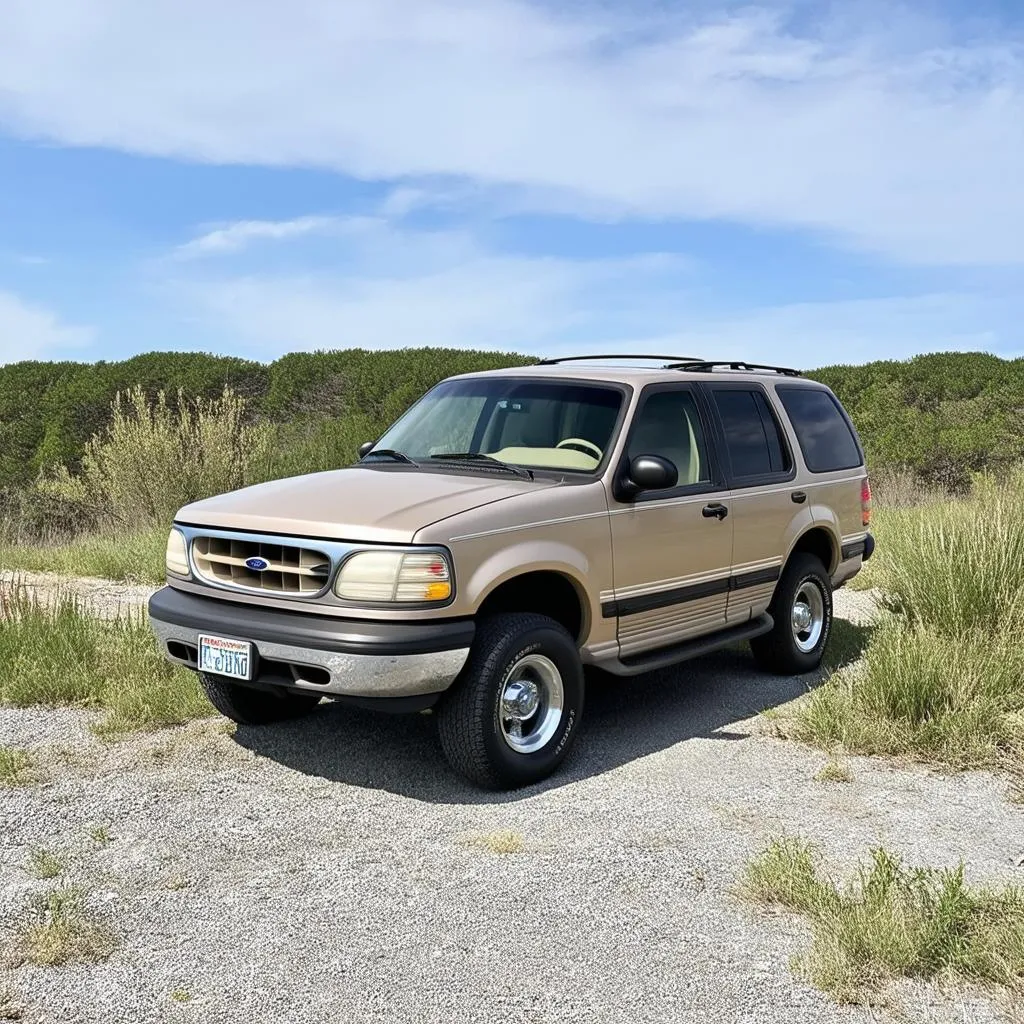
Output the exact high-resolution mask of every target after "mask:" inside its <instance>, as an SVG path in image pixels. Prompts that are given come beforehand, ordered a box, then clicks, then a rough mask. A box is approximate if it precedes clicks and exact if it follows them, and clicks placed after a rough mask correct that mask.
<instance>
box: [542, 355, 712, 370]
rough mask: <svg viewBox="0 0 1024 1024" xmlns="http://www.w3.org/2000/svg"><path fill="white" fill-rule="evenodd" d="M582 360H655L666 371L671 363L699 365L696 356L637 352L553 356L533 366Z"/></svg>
mask: <svg viewBox="0 0 1024 1024" xmlns="http://www.w3.org/2000/svg"><path fill="white" fill-rule="evenodd" d="M584 359H657V360H658V361H659V362H663V363H665V367H666V369H667V368H668V365H669V364H671V363H680V364H682V363H699V362H700V359H699V358H697V357H696V356H647V355H641V354H640V353H639V352H629V353H625V354H623V353H616V354H614V355H595V356H554V357H552V358H551V359H540V360H538V361H537V363H536V364H535V365H536V366H554V365H555V364H556V363H574V362H578V361H581V360H584Z"/></svg>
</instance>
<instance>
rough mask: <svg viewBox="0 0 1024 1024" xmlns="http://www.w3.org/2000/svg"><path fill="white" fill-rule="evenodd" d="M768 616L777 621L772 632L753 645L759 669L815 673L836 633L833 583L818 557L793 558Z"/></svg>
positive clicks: (757, 638) (800, 555) (779, 673)
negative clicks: (832, 636) (832, 633)
mask: <svg viewBox="0 0 1024 1024" xmlns="http://www.w3.org/2000/svg"><path fill="white" fill-rule="evenodd" d="M768 614H769V615H771V617H772V618H773V619H774V620H775V625H774V626H773V627H772V630H771V632H770V633H766V634H765V635H764V636H759V637H756V638H755V639H753V640H751V641H750V648H751V650H752V651H753V652H754V660H755V661H756V662H757V664H758V666H759V667H760V668H762V669H764V670H765V671H766V672H774V673H775V674H777V675H790V676H793V675H803V674H804V673H805V672H813V671H814V670H815V669H816V668H817V667H818V666H819V665H820V664H821V659H822V656H823V655H824V653H825V647H826V645H827V644H828V638H829V634H830V633H831V631H832V581H831V579H829V575H828V572H827V570H826V568H825V566H824V565H822V564H821V562H820V561H819V560H818V559H817V558H815V557H814V555H811V554H807V553H805V552H799V553H797V554H795V555H793V557H792V558H790V560H789V562H788V563H787V564H786V568H785V570H784V571H783V573H782V576H781V578H780V579H779V585H778V586H777V587H776V588H775V595H774V596H773V597H772V602H771V604H770V605H769V606H768Z"/></svg>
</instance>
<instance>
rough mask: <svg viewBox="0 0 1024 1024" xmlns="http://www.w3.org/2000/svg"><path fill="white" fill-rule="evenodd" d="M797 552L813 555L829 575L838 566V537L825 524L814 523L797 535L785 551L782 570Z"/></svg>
mask: <svg viewBox="0 0 1024 1024" xmlns="http://www.w3.org/2000/svg"><path fill="white" fill-rule="evenodd" d="M799 553H806V554H810V555H814V557H815V558H817V559H818V560H819V561H820V562H821V563H822V565H824V566H825V571H826V572H827V573H828V574H829V576H831V575H832V574H833V573H834V572H835V571H836V569H837V568H838V567H839V561H840V543H839V539H838V538H837V537H836V536H835V534H834V533H833V532H832V531H831V530H830V529H829V528H828V527H827V526H823V525H821V524H816V525H814V526H812V527H811V528H810V529H808V530H805V531H804V532H803V533H801V534H800V536H799V537H797V539H796V540H795V541H794V542H793V545H792V546H791V547H790V549H789V551H788V552H787V553H786V560H785V562H784V563H783V571H785V567H786V566H787V565H788V564H789V562H790V560H791V559H792V558H793V556H794V555H795V554H799Z"/></svg>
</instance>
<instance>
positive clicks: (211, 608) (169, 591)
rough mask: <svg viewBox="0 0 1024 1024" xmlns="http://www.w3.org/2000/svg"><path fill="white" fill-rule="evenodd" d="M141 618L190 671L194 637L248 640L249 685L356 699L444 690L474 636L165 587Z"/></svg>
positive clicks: (453, 627) (465, 627)
mask: <svg viewBox="0 0 1024 1024" xmlns="http://www.w3.org/2000/svg"><path fill="white" fill-rule="evenodd" d="M149 621H150V625H151V626H152V629H153V632H154V633H155V634H156V636H157V639H158V640H159V642H160V646H161V648H162V650H163V652H164V654H165V655H166V656H167V659H168V660H169V661H172V662H174V663H175V664H178V665H184V666H185V667H187V668H191V669H196V668H197V667H198V665H197V658H198V644H199V641H198V637H199V635H200V634H201V633H203V634H212V635H214V636H220V637H227V638H229V639H232V640H248V641H250V642H251V643H252V644H253V647H254V648H255V651H256V659H255V665H254V675H253V679H252V681H251V684H252V685H255V686H284V687H287V688H288V689H296V690H305V691H309V692H316V693H321V694H323V695H324V696H336V697H353V698H363V699H376V698H399V699H401V698H409V697H419V696H422V695H425V694H436V693H440V692H442V691H444V690H446V689H447V688H448V687H449V686H451V684H452V683H453V682H454V681H455V678H456V676H458V674H459V672H461V671H462V667H463V665H465V663H466V659H467V658H468V657H469V648H470V645H471V644H472V642H473V635H474V626H473V623H472V621H470V620H467V619H441V620H436V621H434V622H369V621H365V620H356V619H339V618H334V617H332V616H327V615H315V614H310V613H309V612H298V611H296V612H282V611H277V610H276V609H268V608H260V607H258V606H254V605H251V604H244V605H243V604H235V603H232V602H230V601H223V600H220V599H218V598H209V597H200V596H197V595H195V594H187V593H185V592H183V591H180V590H175V589H174V588H173V587H164V588H163V589H162V590H159V591H157V592H156V593H155V594H154V595H153V596H152V597H151V598H150V600H149ZM239 682H241V680H239Z"/></svg>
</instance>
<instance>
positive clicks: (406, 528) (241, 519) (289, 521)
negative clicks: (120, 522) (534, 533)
mask: <svg viewBox="0 0 1024 1024" xmlns="http://www.w3.org/2000/svg"><path fill="white" fill-rule="evenodd" d="M557 486H558V482H557V481H553V480H524V479H520V478H518V477H513V476H506V475H504V474H502V475H500V476H498V475H495V474H489V473H461V472H438V471H437V470H434V469H412V468H410V469H406V468H404V467H392V466H387V467H386V468H385V467H374V468H372V469H371V468H369V467H363V466H352V467H349V468H347V469H336V470H331V471H329V472H326V473H311V474H309V475H308V476H296V477H290V478H288V479H285V480H271V481H270V482H269V483H265V484H256V485H255V486H253V487H244V488H242V489H241V490H238V491H230V492H229V493H227V494H219V495H217V496H216V497H214V498H206V499H204V500H203V501H196V502H193V503H192V504H191V505H186V506H185V507H184V508H183V509H181V510H180V511H179V512H178V514H177V516H175V521H176V522H179V523H186V524H188V525H191V526H212V527H216V528H218V529H224V530H254V531H259V532H262V533H278V534H284V535H298V536H306V537H323V538H327V539H330V540H353V541H369V542H379V543H392V544H408V543H411V541H412V539H413V536H414V535H415V534H416V532H417V531H418V530H421V529H423V527H425V526H429V525H431V524H432V523H436V522H439V521H440V520H442V519H447V518H448V517H449V516H452V515H455V514H457V513H459V512H466V511H468V510H469V509H473V508H479V507H480V506H481V505H489V504H491V502H495V501H503V500H504V499H506V498H514V497H516V496H518V495H522V494H529V493H536V492H537V491H538V490H543V489H547V488H549V487H557Z"/></svg>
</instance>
